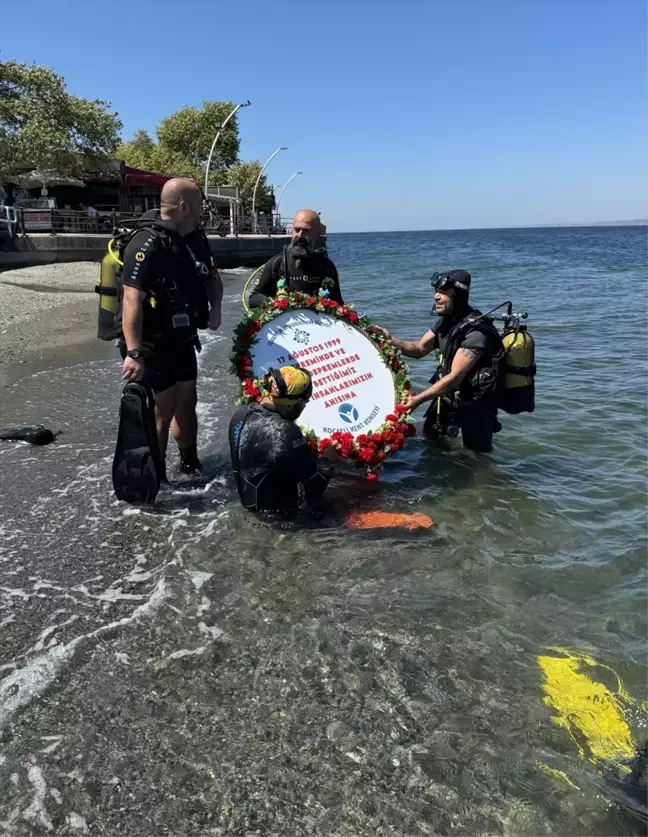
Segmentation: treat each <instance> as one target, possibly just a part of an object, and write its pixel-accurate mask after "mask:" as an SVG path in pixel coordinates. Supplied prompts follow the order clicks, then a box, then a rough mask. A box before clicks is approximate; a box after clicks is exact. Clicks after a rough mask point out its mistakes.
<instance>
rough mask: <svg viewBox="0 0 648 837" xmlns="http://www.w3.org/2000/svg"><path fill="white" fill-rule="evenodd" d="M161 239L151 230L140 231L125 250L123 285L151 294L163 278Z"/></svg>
mask: <svg viewBox="0 0 648 837" xmlns="http://www.w3.org/2000/svg"><path fill="white" fill-rule="evenodd" d="M160 250H161V243H160V239H159V238H158V237H157V236H156V235H154V234H153V233H152V232H150V231H149V230H140V231H139V232H138V233H137V234H136V235H135V236H134V237H133V238H132V239H131V241H130V242H129V243H128V245H127V247H126V249H125V250H124V257H123V261H124V267H123V270H122V279H121V281H122V284H123V285H128V286H129V287H130V288H137V290H138V291H145V292H146V293H148V292H150V291H151V290H153V289H154V288H155V284H156V282H157V281H158V280H159V279H160V278H161V276H162V274H161V259H160Z"/></svg>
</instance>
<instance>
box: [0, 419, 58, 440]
mask: <svg viewBox="0 0 648 837" xmlns="http://www.w3.org/2000/svg"><path fill="white" fill-rule="evenodd" d="M55 438H56V436H55V434H54V433H52V431H51V430H48V429H47V428H46V427H43V425H42V424H37V425H30V426H29V427H5V428H4V429H2V430H0V440H2V441H3V442H31V444H32V445H49V444H50V442H53V441H54V439H55Z"/></svg>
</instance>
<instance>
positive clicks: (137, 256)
mask: <svg viewBox="0 0 648 837" xmlns="http://www.w3.org/2000/svg"><path fill="white" fill-rule="evenodd" d="M135 259H136V260H137V261H138V262H143V261H144V253H142V251H141V250H140V251H139V253H135Z"/></svg>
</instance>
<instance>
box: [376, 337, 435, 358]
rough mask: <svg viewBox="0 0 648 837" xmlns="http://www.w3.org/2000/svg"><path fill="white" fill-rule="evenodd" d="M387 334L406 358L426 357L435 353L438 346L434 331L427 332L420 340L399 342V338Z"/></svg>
mask: <svg viewBox="0 0 648 837" xmlns="http://www.w3.org/2000/svg"><path fill="white" fill-rule="evenodd" d="M387 334H388V336H389V337H390V339H391V342H392V343H393V344H394V346H396V348H397V349H400V350H401V352H402V353H403V354H404V355H405V357H416V358H420V357H425V356H426V355H429V354H430V352H432V351H434V349H435V348H436V344H437V337H436V334H435V333H434V332H433V331H432V330H430V331H426V332H425V334H424V335H423V337H421V339H420V340H399V339H398V337H391V335H389V332H387Z"/></svg>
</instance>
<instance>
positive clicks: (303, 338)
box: [293, 328, 310, 346]
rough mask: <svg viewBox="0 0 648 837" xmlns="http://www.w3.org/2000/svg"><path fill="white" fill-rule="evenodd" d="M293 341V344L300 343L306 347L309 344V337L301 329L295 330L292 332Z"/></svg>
mask: <svg viewBox="0 0 648 837" xmlns="http://www.w3.org/2000/svg"><path fill="white" fill-rule="evenodd" d="M293 339H294V341H295V343H300V344H301V345H302V346H308V344H309V343H310V335H309V334H308V332H307V331H304V330H303V329H301V328H296V329H295V331H294V332H293Z"/></svg>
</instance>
